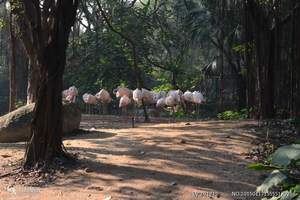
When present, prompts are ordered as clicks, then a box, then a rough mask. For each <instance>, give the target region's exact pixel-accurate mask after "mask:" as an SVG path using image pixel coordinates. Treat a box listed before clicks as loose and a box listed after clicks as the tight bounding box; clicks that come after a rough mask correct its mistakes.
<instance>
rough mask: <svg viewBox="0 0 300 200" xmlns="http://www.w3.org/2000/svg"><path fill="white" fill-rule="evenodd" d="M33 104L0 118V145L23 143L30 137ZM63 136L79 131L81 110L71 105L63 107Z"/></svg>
mask: <svg viewBox="0 0 300 200" xmlns="http://www.w3.org/2000/svg"><path fill="white" fill-rule="evenodd" d="M33 109H34V104H30V105H27V106H23V107H21V108H19V109H17V110H15V111H13V112H11V113H8V114H7V115H4V116H2V117H0V143H1V142H2V143H10V142H24V141H27V140H28V139H29V137H30V123H31V120H32V117H33ZM63 113H64V118H63V121H64V122H63V131H64V135H65V136H66V135H68V134H69V133H71V132H73V131H75V130H76V129H79V125H80V121H81V110H80V108H79V107H78V106H77V105H76V104H73V103H70V104H64V105H63Z"/></svg>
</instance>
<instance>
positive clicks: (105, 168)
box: [0, 116, 264, 200]
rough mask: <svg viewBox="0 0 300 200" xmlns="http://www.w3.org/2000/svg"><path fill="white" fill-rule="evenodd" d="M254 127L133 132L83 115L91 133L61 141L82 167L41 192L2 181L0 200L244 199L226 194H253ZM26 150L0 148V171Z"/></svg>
mask: <svg viewBox="0 0 300 200" xmlns="http://www.w3.org/2000/svg"><path fill="white" fill-rule="evenodd" d="M159 121H160V122H163V123H158V122H159ZM256 124H257V122H255V121H240V122H234V121H226V122H225V121H198V122H195V121H191V122H189V123H188V122H176V123H169V120H164V121H163V120H161V119H156V120H154V123H149V124H143V123H138V124H136V126H137V127H136V128H134V129H132V128H131V120H130V118H126V117H112V116H105V117H104V116H84V117H83V121H82V124H81V126H82V128H85V129H89V130H92V132H91V133H89V134H84V135H77V136H73V137H69V138H67V139H66V140H65V141H64V144H65V146H66V147H67V149H68V151H70V152H73V153H78V154H79V159H80V163H81V167H79V168H78V169H75V170H73V171H71V172H68V173H61V174H58V178H57V179H56V180H55V181H54V182H53V183H51V184H49V185H45V186H42V187H30V186H24V185H21V184H19V183H13V181H12V180H11V178H10V177H6V178H2V179H0V200H14V199H16V200H25V199H26V200H77V199H78V200H110V199H112V200H114V199H122V200H123V199H124V200H126V199H128V200H129V199H136V200H144V199H145V200H147V199H149V200H150V199H151V200H163V199H178V200H190V199H191V200H192V199H246V198H241V197H233V196H232V192H248V191H249V192H250V191H254V190H255V187H256V186H257V185H258V184H259V183H261V182H262V180H263V177H264V174H261V173H258V172H256V171H252V170H249V169H247V164H248V163H249V162H250V161H249V160H246V159H245V156H244V153H246V152H248V150H249V149H250V148H251V141H253V140H254V139H255V137H256V136H255V135H256V134H255V131H254V128H253V127H255V126H256ZM24 145H25V144H24V143H17V144H0V159H1V160H0V174H1V173H4V172H5V168H6V166H8V165H11V164H12V163H15V162H16V161H17V160H20V159H21V158H22V156H23V154H24V148H25V147H24ZM248 199H254V198H253V197H252V198H249V197H248Z"/></svg>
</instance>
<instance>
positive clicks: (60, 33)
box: [13, 0, 78, 168]
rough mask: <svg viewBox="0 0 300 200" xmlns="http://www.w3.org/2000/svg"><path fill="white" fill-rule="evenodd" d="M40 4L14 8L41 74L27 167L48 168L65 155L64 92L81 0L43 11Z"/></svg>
mask: <svg viewBox="0 0 300 200" xmlns="http://www.w3.org/2000/svg"><path fill="white" fill-rule="evenodd" d="M40 3H41V2H39V1H25V0H23V1H21V5H19V4H18V5H17V6H13V8H14V9H15V10H14V13H15V14H16V15H17V17H18V26H19V27H20V30H22V31H21V33H20V37H21V39H22V42H23V44H24V46H25V49H26V52H27V55H28V57H29V59H30V63H31V66H37V67H38V69H39V74H40V77H39V79H38V84H39V86H38V90H37V91H38V93H37V99H36V104H35V108H34V111H35V112H34V116H33V122H32V127H31V137H30V140H29V143H28V145H27V149H26V153H25V159H24V160H25V162H24V167H25V168H30V167H34V166H37V165H38V166H39V164H42V165H44V164H47V163H48V162H51V161H52V159H53V158H54V157H59V156H64V155H65V153H64V151H63V147H62V145H63V144H62V133H63V127H62V94H61V91H62V85H63V73H64V67H65V64H66V49H67V46H68V39H69V34H70V31H71V27H72V26H73V24H74V22H75V18H76V10H77V6H78V0H75V1H74V0H57V1H50V0H45V1H43V2H42V4H43V9H41V6H40ZM50 11H51V12H50ZM33 91H34V90H33Z"/></svg>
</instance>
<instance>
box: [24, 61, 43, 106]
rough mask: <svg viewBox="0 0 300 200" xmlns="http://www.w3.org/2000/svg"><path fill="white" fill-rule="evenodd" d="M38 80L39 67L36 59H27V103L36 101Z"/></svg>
mask: <svg viewBox="0 0 300 200" xmlns="http://www.w3.org/2000/svg"><path fill="white" fill-rule="evenodd" d="M39 81H40V72H39V67H38V66H37V63H36V59H34V58H32V59H29V62H28V86H27V105H28V104H31V103H35V102H36V98H37V92H38V84H39Z"/></svg>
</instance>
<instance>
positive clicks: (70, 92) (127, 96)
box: [62, 86, 204, 111]
mask: <svg viewBox="0 0 300 200" xmlns="http://www.w3.org/2000/svg"><path fill="white" fill-rule="evenodd" d="M113 93H114V94H115V96H116V98H117V99H119V108H121V109H124V110H127V108H128V107H129V106H131V105H133V104H134V105H137V106H141V105H143V104H144V105H146V106H151V105H153V106H155V107H156V108H157V109H162V108H165V107H170V108H172V109H173V110H174V111H175V108H176V107H178V106H186V104H194V105H200V104H202V103H203V102H204V97H203V94H202V93H201V92H199V91H194V92H191V91H186V92H184V93H183V92H182V91H181V90H170V91H168V92H166V91H160V92H155V91H149V90H147V89H144V88H142V89H135V90H131V89H129V88H126V87H118V88H116V89H115V90H114V91H113ZM62 96H63V99H64V100H65V101H68V102H73V103H75V102H76V97H77V96H78V89H77V88H76V87H75V86H71V87H70V88H69V89H67V90H64V91H63V92H62ZM82 99H83V101H84V103H85V104H86V105H89V106H91V105H96V104H99V103H100V104H101V105H102V106H103V108H107V106H108V104H109V103H111V102H112V98H111V95H110V93H109V92H108V91H107V90H105V89H101V90H100V91H99V92H98V93H97V94H95V95H92V94H89V93H85V94H84V95H83V96H82Z"/></svg>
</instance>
